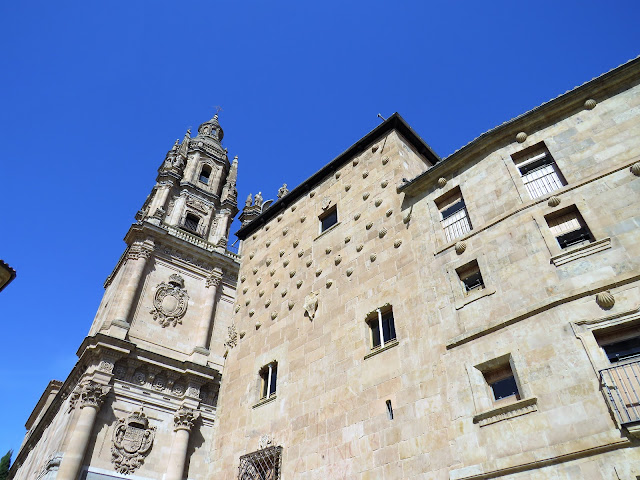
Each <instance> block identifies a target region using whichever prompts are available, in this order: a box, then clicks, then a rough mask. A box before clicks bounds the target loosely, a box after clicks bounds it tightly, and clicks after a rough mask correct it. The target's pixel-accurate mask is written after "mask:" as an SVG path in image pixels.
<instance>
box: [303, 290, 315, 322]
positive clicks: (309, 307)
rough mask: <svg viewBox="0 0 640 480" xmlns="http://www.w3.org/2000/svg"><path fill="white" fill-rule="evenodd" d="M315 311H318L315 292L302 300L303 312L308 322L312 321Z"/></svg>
mask: <svg viewBox="0 0 640 480" xmlns="http://www.w3.org/2000/svg"><path fill="white" fill-rule="evenodd" d="M317 310H318V294H317V293H315V292H311V293H310V294H309V295H307V297H306V298H305V299H304V311H305V312H306V314H307V316H308V317H309V320H313V319H314V318H315V316H316V311H317Z"/></svg>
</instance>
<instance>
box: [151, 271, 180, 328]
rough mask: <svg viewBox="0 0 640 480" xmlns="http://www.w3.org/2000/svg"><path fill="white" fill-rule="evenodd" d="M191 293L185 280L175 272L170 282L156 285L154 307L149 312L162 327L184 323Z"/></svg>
mask: <svg viewBox="0 0 640 480" xmlns="http://www.w3.org/2000/svg"><path fill="white" fill-rule="evenodd" d="M188 302H189V295H187V291H186V290H185V288H184V280H183V278H182V277H181V276H180V275H176V274H175V273H174V274H173V275H171V276H170V277H169V283H165V282H162V283H161V284H159V285H158V286H157V287H156V293H155V295H154V297H153V308H152V309H151V310H150V312H149V313H151V315H153V319H154V320H157V321H158V322H159V323H160V325H162V327H163V328H164V327H166V326H168V325H172V326H174V327H175V326H176V325H177V324H178V323H182V317H184V314H185V313H187V306H188Z"/></svg>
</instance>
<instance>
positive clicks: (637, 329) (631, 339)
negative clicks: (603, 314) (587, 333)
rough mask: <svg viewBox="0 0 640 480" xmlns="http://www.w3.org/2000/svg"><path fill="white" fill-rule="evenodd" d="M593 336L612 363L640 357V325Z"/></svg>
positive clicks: (615, 328) (606, 331)
mask: <svg viewBox="0 0 640 480" xmlns="http://www.w3.org/2000/svg"><path fill="white" fill-rule="evenodd" d="M593 335H594V337H595V338H596V341H597V342H598V345H600V347H601V348H602V350H604V353H605V354H606V355H607V358H608V359H609V362H611V363H617V362H621V361H623V360H627V359H629V358H633V357H637V356H639V355H640V324H638V323H634V324H633V325H631V326H629V325H628V324H627V325H626V326H623V327H614V328H613V329H611V328H610V329H607V330H604V331H603V330H599V331H595V332H594V334H593Z"/></svg>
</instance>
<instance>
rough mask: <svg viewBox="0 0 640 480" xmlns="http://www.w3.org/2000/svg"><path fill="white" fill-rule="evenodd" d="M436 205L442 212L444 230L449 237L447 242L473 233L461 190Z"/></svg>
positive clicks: (441, 199) (445, 197)
mask: <svg viewBox="0 0 640 480" xmlns="http://www.w3.org/2000/svg"><path fill="white" fill-rule="evenodd" d="M436 205H437V206H438V210H440V215H441V217H442V228H443V229H444V233H445V235H446V236H447V242H451V241H453V240H455V239H456V238H458V237H461V236H463V235H464V234H466V233H468V232H470V231H471V222H469V215H468V214H467V208H466V206H465V203H464V198H462V193H461V192H460V189H459V188H455V189H454V190H453V191H452V192H450V193H448V194H446V195H445V196H444V197H441V198H440V199H438V200H436Z"/></svg>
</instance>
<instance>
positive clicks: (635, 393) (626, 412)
mask: <svg viewBox="0 0 640 480" xmlns="http://www.w3.org/2000/svg"><path fill="white" fill-rule="evenodd" d="M600 383H601V385H602V388H603V390H604V393H605V395H606V397H607V399H608V401H609V404H610V406H611V408H612V409H613V413H614V414H615V416H616V418H617V419H618V421H619V422H620V425H625V424H628V423H634V422H638V421H640V360H637V361H635V362H629V363H624V364H621V365H616V366H614V367H610V368H605V369H604V370H600Z"/></svg>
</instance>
